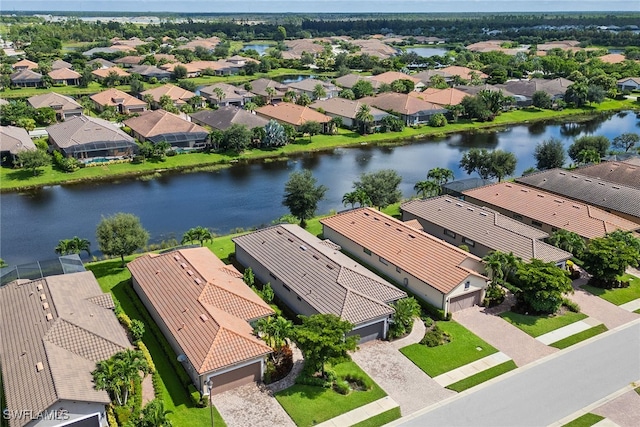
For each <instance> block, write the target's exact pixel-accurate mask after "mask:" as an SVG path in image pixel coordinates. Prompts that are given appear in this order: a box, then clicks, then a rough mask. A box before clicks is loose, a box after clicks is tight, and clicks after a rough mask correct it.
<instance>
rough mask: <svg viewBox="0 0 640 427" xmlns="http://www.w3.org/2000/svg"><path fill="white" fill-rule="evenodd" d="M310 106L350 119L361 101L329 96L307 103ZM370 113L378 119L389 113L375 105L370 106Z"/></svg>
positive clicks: (354, 115) (354, 116)
mask: <svg viewBox="0 0 640 427" xmlns="http://www.w3.org/2000/svg"><path fill="white" fill-rule="evenodd" d="M309 106H310V107H311V108H313V109H315V110H318V109H319V108H322V109H323V110H324V111H325V112H327V113H328V114H333V115H336V116H341V117H348V118H350V119H355V118H356V115H357V114H358V111H359V110H360V107H361V106H362V103H361V102H360V101H358V100H350V99H344V98H329V99H323V100H320V101H315V102H314V103H313V104H311V105H309ZM371 115H372V116H373V117H374V119H376V120H377V119H379V118H382V117H384V116H388V115H389V113H386V112H384V111H382V110H379V109H377V108H375V107H372V108H371Z"/></svg>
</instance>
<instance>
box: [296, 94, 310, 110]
mask: <svg viewBox="0 0 640 427" xmlns="http://www.w3.org/2000/svg"><path fill="white" fill-rule="evenodd" d="M296 104H298V105H302V106H303V107H306V106H307V105H309V104H311V98H309V95H307V94H306V93H301V94H300V95H299V96H298V99H296Z"/></svg>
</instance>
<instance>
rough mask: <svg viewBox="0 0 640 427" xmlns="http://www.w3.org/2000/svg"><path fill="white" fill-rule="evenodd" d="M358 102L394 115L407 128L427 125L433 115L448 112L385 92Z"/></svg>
mask: <svg viewBox="0 0 640 427" xmlns="http://www.w3.org/2000/svg"><path fill="white" fill-rule="evenodd" d="M360 102H362V103H363V104H367V105H369V106H370V107H376V108H379V109H380V110H383V111H387V112H390V113H396V114H397V115H399V116H400V118H401V119H402V120H403V121H404V123H405V124H406V125H407V126H413V125H418V124H422V123H428V122H429V119H431V116H433V115H434V114H437V113H442V114H446V113H448V110H447V109H446V108H444V107H442V106H440V105H436V104H434V103H432V102H427V101H424V100H422V99H420V98H417V97H415V96H412V95H409V94H406V93H396V92H385V93H381V94H379V95H377V96H367V97H365V98H361V99H360Z"/></svg>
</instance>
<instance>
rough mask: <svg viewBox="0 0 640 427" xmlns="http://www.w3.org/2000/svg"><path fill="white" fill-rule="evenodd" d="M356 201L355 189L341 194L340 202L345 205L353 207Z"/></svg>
mask: <svg viewBox="0 0 640 427" xmlns="http://www.w3.org/2000/svg"><path fill="white" fill-rule="evenodd" d="M357 202H358V201H357V200H356V192H355V191H351V192H349V193H344V196H342V204H343V205H345V206H347V205H351V208H352V209H353V208H354V207H355V205H356V203H357Z"/></svg>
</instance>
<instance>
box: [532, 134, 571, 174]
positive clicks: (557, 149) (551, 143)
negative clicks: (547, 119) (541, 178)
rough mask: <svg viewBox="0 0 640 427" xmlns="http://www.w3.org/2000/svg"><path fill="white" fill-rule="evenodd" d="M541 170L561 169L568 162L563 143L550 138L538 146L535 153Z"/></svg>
mask: <svg viewBox="0 0 640 427" xmlns="http://www.w3.org/2000/svg"><path fill="white" fill-rule="evenodd" d="M534 156H535V158H536V167H537V168H538V169H539V170H545V169H553V168H561V167H562V166H563V165H564V162H565V161H566V160H567V155H566V154H565V152H564V145H562V141H560V140H559V139H557V138H550V139H547V140H545V141H542V142H541V143H539V144H538V145H536V150H535V153H534Z"/></svg>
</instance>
